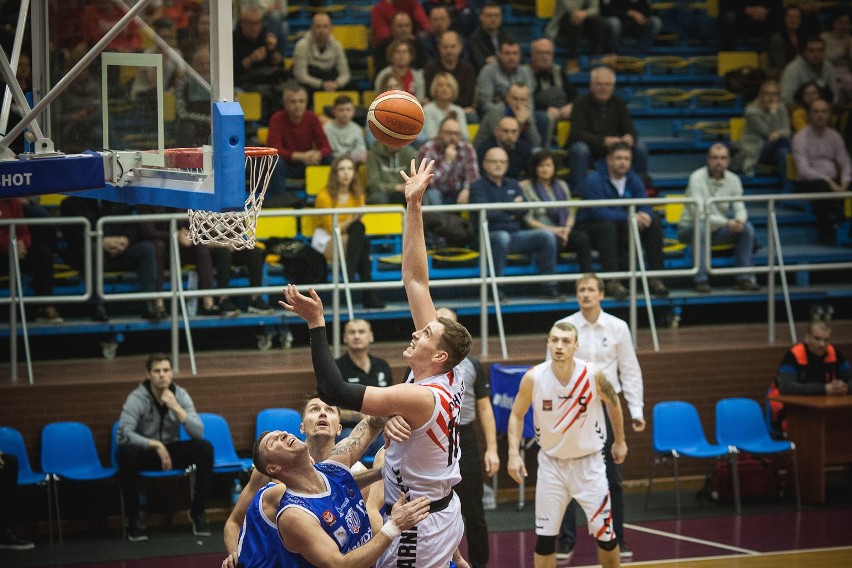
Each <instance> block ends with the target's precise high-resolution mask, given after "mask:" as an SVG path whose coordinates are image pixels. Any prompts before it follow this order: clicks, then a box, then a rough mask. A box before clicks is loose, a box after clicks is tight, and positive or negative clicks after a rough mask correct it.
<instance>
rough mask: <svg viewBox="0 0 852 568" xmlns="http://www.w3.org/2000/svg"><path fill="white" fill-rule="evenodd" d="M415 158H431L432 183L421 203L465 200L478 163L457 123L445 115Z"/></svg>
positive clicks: (454, 119)
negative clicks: (432, 164) (432, 166)
mask: <svg viewBox="0 0 852 568" xmlns="http://www.w3.org/2000/svg"><path fill="white" fill-rule="evenodd" d="M417 159H418V161H422V160H426V161H427V162H429V161H430V160H435V166H434V170H433V172H434V174H435V177H434V178H432V183H431V185H430V186H429V189H427V190H426V194H425V195H424V196H423V204H424V205H453V204H456V203H467V202H468V200H469V199H470V185H471V184H472V183H473V182H475V181H476V180H478V179H479V165H478V164H477V159H476V150H474V148H473V145H472V144H471V143H470V142H468V141H466V140H463V139H462V131H461V124H460V123H459V121H458V120H457V119H456V118H455V117H453V116H448V117H447V118H445V119H444V120H443V121H442V122H441V125H440V127H439V129H438V135H437V136H435V137H434V138H433V139H432V140H430V141H428V142H427V143H426V144H424V145H423V146H422V147H421V148H420V152H419V154H418V156H417Z"/></svg>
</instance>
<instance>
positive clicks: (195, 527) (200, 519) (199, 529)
mask: <svg viewBox="0 0 852 568" xmlns="http://www.w3.org/2000/svg"><path fill="white" fill-rule="evenodd" d="M186 517H187V518H188V519H189V524H190V525H192V534H194V535H195V536H210V529H208V528H207V517H206V516H205V515H204V513H199V514H197V515H193V514H192V512H191V511H187V512H186Z"/></svg>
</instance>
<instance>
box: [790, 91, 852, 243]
mask: <svg viewBox="0 0 852 568" xmlns="http://www.w3.org/2000/svg"><path fill="white" fill-rule="evenodd" d="M830 122H831V105H829V104H828V103H827V102H826V101H824V100H822V99H817V100H815V101H814V102H812V103H811V107H810V110H809V111H808V125H807V126H806V127H805V128H803V129H802V130H800V131H799V132H797V133H796V135H795V136H793V159H794V160H795V162H796V191H797V192H803V193H820V192H829V191H836V192H843V191H846V190H847V189H848V188H849V182H850V181H852V165H850V163H849V153H848V152H847V151H846V146H845V145H844V142H843V137H841V136H840V133H839V132H837V131H836V130H835V129H833V128H832V127H830V126H829V124H830ZM813 208H814V213H815V214H816V221H817V227H818V229H819V235H820V241H821V242H822V243H824V244H828V245H834V244H836V240H837V228H838V226H839V225H840V222H841V221H842V220H843V201H842V200H839V199H837V200H830V201H824V200H823V201H814V202H813Z"/></svg>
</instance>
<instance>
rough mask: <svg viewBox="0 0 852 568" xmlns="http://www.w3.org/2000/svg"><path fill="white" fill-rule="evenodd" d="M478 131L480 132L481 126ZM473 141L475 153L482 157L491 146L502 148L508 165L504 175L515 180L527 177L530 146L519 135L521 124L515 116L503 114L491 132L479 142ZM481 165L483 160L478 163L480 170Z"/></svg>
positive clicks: (530, 153) (482, 168)
mask: <svg viewBox="0 0 852 568" xmlns="http://www.w3.org/2000/svg"><path fill="white" fill-rule="evenodd" d="M479 132H482V127H481V126H480V129H479ZM477 138H478V136H477ZM473 143H474V146H476V151H477V154H478V155H479V156H481V157H483V158H484V157H485V153H486V152H488V150H490V149H491V148H502V149H503V150H505V151H506V153H507V154H508V155H509V167H508V169H507V170H506V174H505V175H507V176H508V177H510V178H514V179H516V180H518V179H524V178H525V177H527V174H528V172H529V168H530V161H532V146H531V145H530V143H529V142H527V141H526V140H524V139H523V138H522V137H521V124H520V123H519V122H518V119H517V118H515V117H513V116H504V117H503V118H501V119H500V121H499V122H498V123H497V128H495V129H494V133H493V134H491V135H490V136H487V137H485V138H484V139H483V140H482V142H480V143H477V142H476V139H474V142H473ZM483 165H484V162H482V163H480V164H479V169H480V170H484V167H483Z"/></svg>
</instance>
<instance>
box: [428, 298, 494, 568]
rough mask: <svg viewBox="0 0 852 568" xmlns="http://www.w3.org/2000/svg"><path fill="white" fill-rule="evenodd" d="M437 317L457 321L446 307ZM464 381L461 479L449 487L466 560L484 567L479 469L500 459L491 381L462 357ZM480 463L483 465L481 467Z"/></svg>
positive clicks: (485, 552)
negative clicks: (482, 451)
mask: <svg viewBox="0 0 852 568" xmlns="http://www.w3.org/2000/svg"><path fill="white" fill-rule="evenodd" d="M436 311H437V315H438V317H444V318H447V319H449V320H450V321H455V322H457V321H458V316H456V313H455V312H454V311H452V310H450V309H448V308H438V309H437V310H436ZM457 368H458V370H459V373H460V374H461V376H462V380H463V381H464V391H465V396H464V397H463V398H462V402H461V411H460V412H459V427H458V429H459V449H460V450H461V457H460V458H459V471H460V473H461V481H459V482H458V483H457V484H456V485H455V486H454V487H453V490H454V491H455V492H456V494H457V495H458V496H459V501H461V510H462V517H464V530H465V535H466V536H467V551H468V559H469V561H470V566H471V568H485V567H486V566H488V556H489V550H488V525H487V524H486V522H485V510H484V508H483V506H482V494H483V490H482V470H483V469H485V474H486V475H487V476H488V477H493V476H494V474H496V473H497V472H498V471H499V470H500V458H499V456H498V455H497V426H496V424H495V422H494V410H493V409H492V407H491V384H490V383H489V382H488V376H487V375H486V374H485V371H484V370H483V368H482V364H481V363H480V362H479V361H478V360H477V359H476V358H475V357H471V356H469V355H468V356H467V357H465V358H464V359H463V360H462V362H461V363H459V366H458V367H457ZM474 420H476V421H478V422H479V427H480V430H481V431H482V437H483V438H484V439H485V454H484V455H480V452H479V436H478V435H477V433H476V427H475V425H474ZM483 466H484V468H483Z"/></svg>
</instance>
